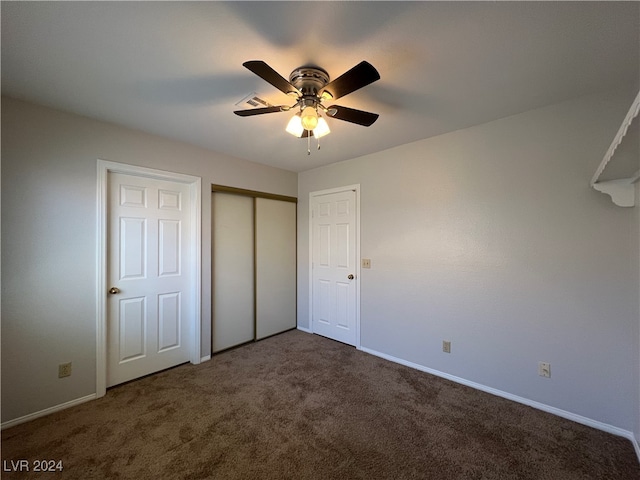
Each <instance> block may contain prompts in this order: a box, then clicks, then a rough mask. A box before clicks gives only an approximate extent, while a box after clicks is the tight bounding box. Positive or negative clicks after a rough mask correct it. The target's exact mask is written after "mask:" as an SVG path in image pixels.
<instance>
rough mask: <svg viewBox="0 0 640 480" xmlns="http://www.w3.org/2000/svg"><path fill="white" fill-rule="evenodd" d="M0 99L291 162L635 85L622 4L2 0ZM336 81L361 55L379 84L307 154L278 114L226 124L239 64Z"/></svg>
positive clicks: (274, 96) (260, 85)
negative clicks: (359, 114) (319, 72)
mask: <svg viewBox="0 0 640 480" xmlns="http://www.w3.org/2000/svg"><path fill="white" fill-rule="evenodd" d="M1 9H2V93H3V94H5V95H9V96H12V97H16V98H21V99H25V100H28V101H32V102H36V103H41V104H44V105H48V106H52V107H55V108H58V109H61V110H66V111H71V112H75V113H78V114H81V115H85V116H88V117H93V118H97V119H101V120H105V121H109V122H114V123H117V124H121V125H125V126H127V127H131V128H135V129H139V130H143V131H147V132H151V133H154V134H158V135H163V136H165V137H169V138H173V139H176V140H180V141H184V142H188V143H191V144H194V145H198V146H201V147H205V148H208V149H211V150H215V151H218V152H223V153H226V154H229V155H232V156H235V157H239V158H245V159H248V160H252V161H255V162H259V163H264V164H268V165H273V166H276V167H281V168H285V169H288V170H293V171H303V170H307V169H310V168H314V167H317V166H320V165H326V164H329V163H333V162H336V161H340V160H345V159H349V158H355V157H358V156H361V155H365V154H368V153H372V152H376V151H380V150H384V149H387V148H390V147H393V146H396V145H400V144H403V143H407V142H411V141H415V140H419V139H423V138H428V137H431V136H434V135H439V134H442V133H445V132H450V131H453V130H457V129H460V128H465V127H469V126H471V125H476V124H479V123H484V122H487V121H491V120H495V119H498V118H502V117H506V116H509V115H513V114H516V113H520V112H523V111H526V110H530V109H533V108H537V107H541V106H544V105H548V104H552V103H556V102H559V101H562V100H566V99H569V98H574V97H577V96H581V95H585V94H589V93H593V92H596V91H600V90H608V89H613V88H620V87H622V86H626V87H630V86H633V85H635V84H637V82H638V76H639V73H638V72H639V70H638V69H639V50H640V46H639V44H640V40H639V35H640V4H639V3H637V2H620V3H618V2H562V3H560V2H188V3H187V2H2V4H1ZM247 60H264V61H265V62H267V63H268V64H269V65H270V66H272V67H273V68H274V69H275V70H276V71H278V72H279V73H280V74H281V75H282V76H283V77H286V78H288V76H289V73H290V72H291V71H292V70H293V69H294V68H296V67H298V66H301V65H306V64H315V65H318V66H321V67H322V68H324V69H325V70H327V71H328V72H329V75H330V76H331V78H336V77H337V76H339V75H341V74H342V73H344V72H345V71H347V70H348V69H350V68H351V67H353V66H354V65H356V64H357V63H359V62H360V61H362V60H367V61H368V62H370V63H371V64H373V65H374V66H375V67H376V68H377V69H378V71H379V72H380V76H381V79H380V80H379V81H378V82H376V83H374V84H372V85H369V86H368V87H365V88H363V89H361V90H358V91H357V92H354V93H352V94H350V95H347V96H345V97H343V98H340V99H338V100H337V101H336V102H335V103H336V104H339V105H344V106H348V107H352V108H358V109H362V110H367V111H371V112H375V113H379V114H380V118H379V119H378V121H377V122H376V123H375V124H373V125H372V126H371V127H369V128H365V127H361V126H358V125H353V124H350V123H347V122H342V121H339V120H336V119H329V124H330V127H331V129H332V133H331V134H330V135H328V136H327V137H324V138H323V139H322V140H321V145H322V149H321V150H320V151H316V150H315V141H312V153H311V155H310V156H307V154H306V149H307V145H306V140H300V139H296V138H294V137H292V136H291V135H289V134H287V133H285V131H284V127H285V126H286V123H287V121H288V119H289V117H290V114H287V113H274V114H268V115H260V116H254V117H248V118H241V117H238V116H236V115H234V114H233V113H232V112H233V110H235V109H238V107H236V106H235V103H236V102H238V101H239V100H240V99H242V98H243V97H245V96H246V95H248V94H250V93H252V92H256V93H258V95H259V96H261V97H263V98H265V99H267V100H268V101H270V102H271V103H273V104H280V103H287V104H291V103H293V102H291V99H290V98H289V97H286V96H285V95H283V94H282V93H280V92H279V91H278V90H276V89H275V88H274V87H272V86H271V85H269V84H268V83H266V82H264V81H263V80H261V79H260V78H259V77H257V76H256V75H254V74H253V73H251V72H250V71H249V70H247V69H245V68H244V67H242V63H243V62H245V61H247Z"/></svg>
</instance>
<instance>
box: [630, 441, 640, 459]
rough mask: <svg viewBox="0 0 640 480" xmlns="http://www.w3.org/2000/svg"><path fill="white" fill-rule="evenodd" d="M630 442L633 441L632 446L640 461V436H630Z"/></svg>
mask: <svg viewBox="0 0 640 480" xmlns="http://www.w3.org/2000/svg"><path fill="white" fill-rule="evenodd" d="M631 443H633V448H635V449H636V455H637V456H638V461H639V462H640V436H637V435H634V436H632V438H631Z"/></svg>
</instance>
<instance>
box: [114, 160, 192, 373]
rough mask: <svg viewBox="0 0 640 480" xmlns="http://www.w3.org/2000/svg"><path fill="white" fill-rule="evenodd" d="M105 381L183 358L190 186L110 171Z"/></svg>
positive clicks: (187, 314)
mask: <svg viewBox="0 0 640 480" xmlns="http://www.w3.org/2000/svg"><path fill="white" fill-rule="evenodd" d="M107 182H108V199H107V202H108V220H107V228H108V240H107V244H108V246H107V249H108V250H107V264H108V273H107V279H108V288H110V292H111V293H110V294H109V295H108V299H107V386H113V385H117V384H119V383H122V382H126V381H128V380H132V379H134V378H138V377H141V376H143V375H147V374H150V373H153V372H157V371H159V370H162V369H165V368H169V367H172V366H175V365H178V364H180V363H184V362H187V361H189V359H190V353H191V352H190V344H189V328H190V324H189V319H190V318H191V316H192V315H194V312H192V311H191V310H192V309H193V308H194V306H193V304H192V303H193V302H192V300H191V298H192V295H191V293H192V288H193V286H192V285H191V283H190V282H191V279H192V275H191V268H193V266H192V265H190V261H189V258H190V254H191V252H190V248H191V247H190V246H191V242H190V237H189V235H190V233H189V232H190V231H191V225H190V221H191V212H190V208H191V202H190V199H189V185H187V184H185V183H179V182H173V181H167V180H159V179H153V178H147V177H142V176H135V175H125V174H120V173H113V172H109V174H108V180H107Z"/></svg>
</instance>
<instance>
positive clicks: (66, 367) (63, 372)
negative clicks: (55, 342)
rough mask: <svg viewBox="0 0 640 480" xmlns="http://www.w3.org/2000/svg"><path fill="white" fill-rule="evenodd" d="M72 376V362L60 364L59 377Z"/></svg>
mask: <svg viewBox="0 0 640 480" xmlns="http://www.w3.org/2000/svg"><path fill="white" fill-rule="evenodd" d="M70 376H71V362H69V363H61V364H60V365H58V378H63V377H70Z"/></svg>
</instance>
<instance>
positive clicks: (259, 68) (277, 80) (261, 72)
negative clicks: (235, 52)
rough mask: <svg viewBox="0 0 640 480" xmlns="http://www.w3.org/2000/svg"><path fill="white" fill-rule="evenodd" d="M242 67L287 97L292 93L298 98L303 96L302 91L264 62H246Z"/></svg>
mask: <svg viewBox="0 0 640 480" xmlns="http://www.w3.org/2000/svg"><path fill="white" fill-rule="evenodd" d="M242 65H243V66H244V67H246V68H247V69H249V70H251V71H252V72H253V73H255V74H256V75H258V76H259V77H260V78H262V79H263V80H265V81H266V82H269V83H270V84H271V85H273V86H274V87H276V88H277V89H278V90H280V91H281V92H284V93H286V94H287V95H289V94H292V93H294V94H296V95H297V96H301V95H302V92H300V90H298V89H297V88H296V87H294V86H293V85H291V84H290V83H289V82H288V81H287V80H285V78H284V77H283V76H282V75H280V74H279V73H278V72H276V71H275V70H274V69H273V68H271V67H270V66H269V65H267V64H266V63H265V62H263V61H262V60H250V61H248V62H244V63H243V64H242Z"/></svg>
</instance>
